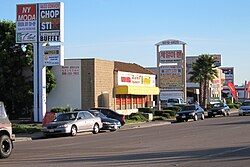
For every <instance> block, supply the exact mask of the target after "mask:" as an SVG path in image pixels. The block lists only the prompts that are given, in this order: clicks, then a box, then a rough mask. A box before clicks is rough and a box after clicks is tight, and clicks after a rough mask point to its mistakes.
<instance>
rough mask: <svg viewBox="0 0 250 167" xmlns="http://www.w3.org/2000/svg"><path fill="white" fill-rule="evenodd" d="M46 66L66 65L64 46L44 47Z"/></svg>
mask: <svg viewBox="0 0 250 167" xmlns="http://www.w3.org/2000/svg"><path fill="white" fill-rule="evenodd" d="M43 57H44V66H56V65H61V66H63V65H64V47H63V45H56V46H44V47H43Z"/></svg>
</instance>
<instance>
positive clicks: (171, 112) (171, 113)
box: [163, 110, 177, 117]
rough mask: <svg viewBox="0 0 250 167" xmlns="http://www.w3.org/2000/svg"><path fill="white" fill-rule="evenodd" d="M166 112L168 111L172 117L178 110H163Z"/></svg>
mask: <svg viewBox="0 0 250 167" xmlns="http://www.w3.org/2000/svg"><path fill="white" fill-rule="evenodd" d="M163 112H164V113H168V114H169V115H170V116H171V117H174V116H175V114H176V112H177V111H174V110H163Z"/></svg>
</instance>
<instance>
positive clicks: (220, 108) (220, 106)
mask: <svg viewBox="0 0 250 167" xmlns="http://www.w3.org/2000/svg"><path fill="white" fill-rule="evenodd" d="M229 112H230V108H229V107H228V105H227V104H225V103H215V104H213V105H212V108H211V109H210V110H209V111H208V117H209V118H211V117H215V116H216V115H223V116H228V115H229Z"/></svg>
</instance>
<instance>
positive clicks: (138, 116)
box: [127, 112, 147, 122]
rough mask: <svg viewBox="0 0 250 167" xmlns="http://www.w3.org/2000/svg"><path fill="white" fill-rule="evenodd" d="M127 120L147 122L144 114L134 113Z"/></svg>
mask: <svg viewBox="0 0 250 167" xmlns="http://www.w3.org/2000/svg"><path fill="white" fill-rule="evenodd" d="M127 119H130V120H135V121H142V122H143V121H147V118H145V117H144V116H143V115H142V113H139V112H138V113H132V114H130V115H129V116H127Z"/></svg>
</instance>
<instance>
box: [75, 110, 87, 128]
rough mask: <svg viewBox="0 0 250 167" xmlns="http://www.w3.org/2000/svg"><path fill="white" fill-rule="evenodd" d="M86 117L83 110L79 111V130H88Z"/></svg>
mask: <svg viewBox="0 0 250 167" xmlns="http://www.w3.org/2000/svg"><path fill="white" fill-rule="evenodd" d="M86 124H87V122H86V118H85V115H84V113H83V112H79V114H78V117H77V128H78V131H86V130H87V129H86Z"/></svg>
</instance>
